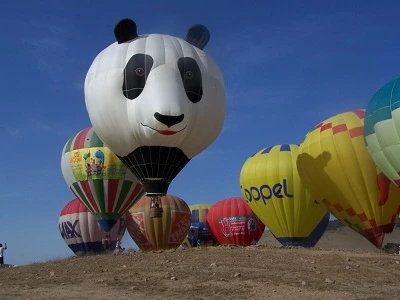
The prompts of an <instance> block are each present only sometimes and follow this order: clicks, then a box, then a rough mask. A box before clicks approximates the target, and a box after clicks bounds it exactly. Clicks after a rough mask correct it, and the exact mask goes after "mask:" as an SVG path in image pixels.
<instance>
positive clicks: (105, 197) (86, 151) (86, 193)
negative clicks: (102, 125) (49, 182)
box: [61, 128, 144, 232]
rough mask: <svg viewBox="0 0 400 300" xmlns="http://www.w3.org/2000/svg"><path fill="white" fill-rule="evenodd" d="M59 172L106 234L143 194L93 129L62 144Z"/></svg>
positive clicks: (84, 131)
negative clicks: (60, 171)
mask: <svg viewBox="0 0 400 300" xmlns="http://www.w3.org/2000/svg"><path fill="white" fill-rule="evenodd" d="M61 170H62V173H63V175H64V179H65V181H66V183H67V185H68V187H69V188H70V189H71V190H72V192H73V193H74V194H75V196H76V197H77V198H79V200H81V201H82V203H83V204H84V205H85V206H86V207H87V208H88V210H89V211H90V212H91V213H93V215H94V216H95V217H96V219H97V220H98V222H99V224H100V226H101V228H103V230H104V232H109V231H110V230H111V228H112V227H113V226H114V224H115V223H116V222H117V221H118V220H119V219H120V218H121V216H123V215H124V213H125V212H126V211H127V210H128V209H129V208H130V207H132V205H133V204H134V203H135V202H136V201H137V200H139V199H140V197H142V195H143V194H144V191H143V187H142V185H141V183H140V182H139V180H138V179H137V178H136V177H135V175H133V174H132V172H130V171H129V170H128V169H127V168H126V166H125V165H124V164H123V163H122V162H121V161H120V160H119V159H118V157H117V156H116V155H115V154H113V153H112V152H111V151H110V149H108V148H107V147H106V146H105V145H104V144H103V142H102V141H101V140H100V139H99V137H98V136H97V134H96V133H95V132H94V130H93V129H92V128H86V129H84V130H81V131H80V132H79V133H78V134H77V135H75V136H74V137H72V138H70V139H69V140H68V142H67V143H66V144H65V146H64V149H63V152H62V157H61Z"/></svg>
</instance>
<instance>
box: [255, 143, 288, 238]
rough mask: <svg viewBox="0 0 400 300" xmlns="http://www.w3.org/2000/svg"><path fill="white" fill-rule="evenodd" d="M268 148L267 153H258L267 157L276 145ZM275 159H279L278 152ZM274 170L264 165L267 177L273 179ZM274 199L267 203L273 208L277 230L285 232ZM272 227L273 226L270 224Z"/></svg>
mask: <svg viewBox="0 0 400 300" xmlns="http://www.w3.org/2000/svg"><path fill="white" fill-rule="evenodd" d="M269 148H270V151H269V153H267V154H264V153H261V154H260V155H267V157H268V155H271V154H272V153H274V148H275V150H276V147H269ZM267 157H265V160H266V161H267V160H268V159H267ZM277 160H278V161H279V153H278V158H277ZM277 169H278V176H277V177H278V178H280V177H279V175H280V174H279V165H278V168H277ZM274 171H275V170H272V171H271V169H270V168H269V167H268V166H267V167H266V170H265V172H266V174H267V178H273V179H275V178H274ZM273 200H274V199H271V200H270V201H269V203H270V206H272V208H273V211H274V215H275V216H276V221H277V225H278V227H279V231H280V232H281V233H283V232H285V226H284V225H283V224H282V220H281V218H280V213H281V211H280V210H279V209H278V207H277V206H278V205H279V203H276V204H275V202H274V201H273ZM271 225H273V224H271ZM272 227H274V226H272ZM268 229H269V230H270V231H271V229H270V228H268Z"/></svg>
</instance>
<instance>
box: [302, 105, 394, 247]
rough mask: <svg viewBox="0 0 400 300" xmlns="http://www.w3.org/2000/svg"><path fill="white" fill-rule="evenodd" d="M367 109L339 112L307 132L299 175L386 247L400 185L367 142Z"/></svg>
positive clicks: (345, 219) (340, 215)
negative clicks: (374, 156) (380, 164)
mask: <svg viewBox="0 0 400 300" xmlns="http://www.w3.org/2000/svg"><path fill="white" fill-rule="evenodd" d="M364 116H365V110H363V109H360V110H355V111H349V112H344V113H341V114H338V115H335V116H333V117H331V118H329V119H327V120H325V121H323V122H321V123H320V124H318V125H317V126H315V127H314V128H313V129H312V130H311V131H310V132H308V134H307V135H306V137H305V139H304V141H303V143H302V144H301V145H300V148H299V155H298V157H297V168H298V172H299V175H300V177H301V179H302V181H303V183H304V185H305V186H306V187H307V189H308V190H309V191H310V192H311V194H313V195H314V197H316V198H317V199H318V200H320V201H319V202H320V203H321V204H322V205H323V206H325V207H326V209H327V210H328V211H329V212H330V213H331V214H332V215H334V216H335V217H336V218H337V219H338V220H340V221H341V222H342V223H344V224H346V225H348V226H350V227H351V228H352V229H353V230H355V231H356V232H358V233H359V234H361V235H362V236H364V237H365V238H366V239H367V240H369V241H370V242H371V243H372V244H374V245H375V246H376V247H378V248H381V247H382V243H383V239H384V236H385V234H386V233H390V232H392V231H393V229H394V226H395V224H396V221H397V218H398V214H399V210H400V206H399V205H400V189H399V188H398V187H396V186H395V185H394V184H393V183H391V182H390V180H389V179H388V178H387V177H386V176H384V175H383V174H382V173H381V172H380V170H379V169H377V167H376V165H375V163H374V162H373V160H372V159H371V157H370V156H369V154H368V152H367V148H366V146H365V143H364V137H363V129H364Z"/></svg>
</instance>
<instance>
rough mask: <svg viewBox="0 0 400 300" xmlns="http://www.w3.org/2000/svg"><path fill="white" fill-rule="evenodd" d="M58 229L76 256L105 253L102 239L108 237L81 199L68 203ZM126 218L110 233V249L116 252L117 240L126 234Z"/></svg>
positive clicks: (119, 221) (60, 218)
mask: <svg viewBox="0 0 400 300" xmlns="http://www.w3.org/2000/svg"><path fill="white" fill-rule="evenodd" d="M58 228H59V230H60V234H61V237H62V238H63V239H64V241H65V243H66V244H67V245H68V247H69V248H70V249H71V250H72V251H73V252H74V253H75V254H76V255H83V254H95V253H101V252H103V251H104V249H103V245H102V239H103V238H104V237H105V236H106V235H105V233H104V232H103V230H102V229H101V227H100V226H99V223H98V222H97V220H96V218H95V217H94V216H93V215H92V213H91V212H90V211H89V210H88V209H87V208H86V206H84V205H83V204H82V202H81V201H80V200H79V199H74V200H72V201H70V202H68V203H67V204H66V205H65V207H64V208H63V209H62V211H61V213H60V217H59V220H58ZM125 229H126V226H125V222H124V218H120V219H119V220H118V221H117V223H116V224H115V226H114V227H113V229H112V230H111V231H110V233H109V238H110V242H109V247H108V249H107V250H114V248H115V245H116V242H117V239H119V240H121V239H122V238H123V236H124V234H125Z"/></svg>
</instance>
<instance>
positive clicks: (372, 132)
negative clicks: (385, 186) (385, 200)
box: [364, 77, 400, 186]
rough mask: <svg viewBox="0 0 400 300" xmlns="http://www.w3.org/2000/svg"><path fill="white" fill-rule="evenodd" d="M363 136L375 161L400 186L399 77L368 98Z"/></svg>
mask: <svg viewBox="0 0 400 300" xmlns="http://www.w3.org/2000/svg"><path fill="white" fill-rule="evenodd" d="M364 137H365V143H366V145H367V149H368V152H369V154H370V155H371V157H372V159H373V160H374V162H375V164H376V165H377V166H378V167H379V168H380V169H381V170H382V172H383V173H384V174H385V175H386V176H387V177H388V178H389V179H390V180H392V181H393V182H394V183H395V184H396V185H397V186H400V77H398V78H396V79H393V80H391V81H390V82H388V83H387V84H386V85H385V86H383V87H382V88H380V89H379V90H378V91H377V92H376V93H375V95H374V96H373V97H372V99H371V100H370V101H369V104H368V106H367V111H366V115H365V127H364Z"/></svg>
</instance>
